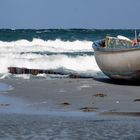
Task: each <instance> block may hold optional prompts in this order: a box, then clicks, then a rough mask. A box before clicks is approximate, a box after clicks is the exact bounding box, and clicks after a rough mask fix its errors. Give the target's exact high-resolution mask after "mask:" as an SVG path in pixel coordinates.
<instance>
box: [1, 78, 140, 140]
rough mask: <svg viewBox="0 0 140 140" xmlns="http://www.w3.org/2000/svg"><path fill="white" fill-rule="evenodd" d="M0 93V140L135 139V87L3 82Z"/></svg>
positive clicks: (71, 82) (83, 82)
mask: <svg viewBox="0 0 140 140" xmlns="http://www.w3.org/2000/svg"><path fill="white" fill-rule="evenodd" d="M123 83H124V82H123ZM0 89H1V90H0V91H1V92H0V114H1V115H0V139H8V140H10V139H11V138H12V139H29V140H30V139H41V140H50V139H67V140H71V139H74V140H77V139H83V140H85V139H88V140H90V139H103V140H104V139H106V140H108V139H122V140H124V139H130V140H131V139H134V140H135V139H136V140H137V139H139V138H140V135H139V130H140V123H139V122H140V120H139V115H140V113H139V112H140V109H139V105H140V101H139V98H140V95H139V90H140V87H139V84H138V83H134V82H133V84H132V83H126V82H125V84H122V82H117V83H116V82H113V81H112V80H110V79H95V80H94V79H67V78H64V79H51V80H46V79H29V80H24V79H3V80H0Z"/></svg>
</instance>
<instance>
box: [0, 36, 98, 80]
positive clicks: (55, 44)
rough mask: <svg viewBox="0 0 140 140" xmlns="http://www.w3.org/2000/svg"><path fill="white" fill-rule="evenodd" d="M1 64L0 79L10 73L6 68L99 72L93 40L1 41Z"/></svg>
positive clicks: (82, 72) (80, 72)
mask: <svg viewBox="0 0 140 140" xmlns="http://www.w3.org/2000/svg"><path fill="white" fill-rule="evenodd" d="M0 66H1V69H0V75H1V76H0V77H1V78H5V77H6V76H9V71H8V68H9V67H18V68H28V69H43V70H55V71H59V72H61V73H64V74H68V73H77V74H79V75H87V76H94V75H97V73H98V72H99V71H100V70H99V68H98V66H97V64H96V61H95V58H94V51H93V49H92V41H86V40H85V41H79V40H76V41H62V40H60V39H56V40H47V41H45V40H42V39H36V38H34V39H33V40H32V41H28V40H17V41H11V42H4V41H0ZM5 75H6V76H5ZM45 76H46V75H45ZM17 77H19V75H18V76H17ZM56 77H57V76H56ZM26 78H27V76H26Z"/></svg>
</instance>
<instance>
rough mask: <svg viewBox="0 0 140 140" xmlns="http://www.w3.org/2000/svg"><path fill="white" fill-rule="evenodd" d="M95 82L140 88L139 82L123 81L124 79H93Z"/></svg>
mask: <svg viewBox="0 0 140 140" xmlns="http://www.w3.org/2000/svg"><path fill="white" fill-rule="evenodd" d="M93 79H94V80H96V81H99V82H103V83H108V84H115V85H124V86H125V85H126V86H140V80H124V79H110V78H93Z"/></svg>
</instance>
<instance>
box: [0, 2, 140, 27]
mask: <svg viewBox="0 0 140 140" xmlns="http://www.w3.org/2000/svg"><path fill="white" fill-rule="evenodd" d="M0 28H94V29H95V28H98V29H100V28H101V29H105V28H136V29H137V28H140V0H0Z"/></svg>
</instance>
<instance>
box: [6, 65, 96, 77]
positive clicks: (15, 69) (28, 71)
mask: <svg viewBox="0 0 140 140" xmlns="http://www.w3.org/2000/svg"><path fill="white" fill-rule="evenodd" d="M8 70H9V73H12V74H32V75H37V74H43V73H45V74H58V75H68V77H69V78H93V77H86V76H81V75H79V74H74V73H63V72H58V71H54V70H44V69H27V68H19V67H9V68H8Z"/></svg>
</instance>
